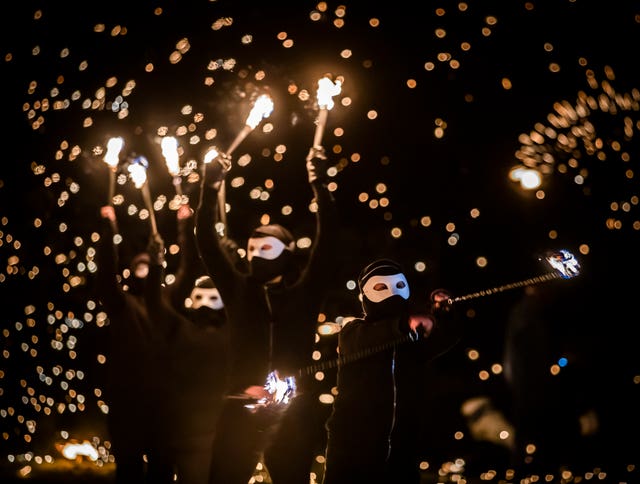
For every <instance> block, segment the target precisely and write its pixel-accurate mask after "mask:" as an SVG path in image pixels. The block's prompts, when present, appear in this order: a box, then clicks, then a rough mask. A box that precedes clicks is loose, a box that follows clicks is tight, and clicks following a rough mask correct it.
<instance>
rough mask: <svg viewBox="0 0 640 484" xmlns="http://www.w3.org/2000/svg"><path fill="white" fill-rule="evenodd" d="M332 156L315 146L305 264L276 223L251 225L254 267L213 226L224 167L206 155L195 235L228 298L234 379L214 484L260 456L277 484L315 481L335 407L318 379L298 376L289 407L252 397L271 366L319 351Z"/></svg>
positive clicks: (237, 475) (247, 475) (241, 477)
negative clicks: (240, 261) (312, 214)
mask: <svg viewBox="0 0 640 484" xmlns="http://www.w3.org/2000/svg"><path fill="white" fill-rule="evenodd" d="M325 159H326V158H325V156H324V151H323V150H321V149H311V150H310V151H309V155H308V156H307V170H308V178H309V184H310V186H311V189H312V191H313V195H314V199H315V201H316V203H317V207H318V209H317V211H316V234H315V239H314V243H313V246H312V248H311V251H310V254H309V258H308V260H307V262H306V264H305V265H304V267H301V268H298V264H297V263H296V260H295V253H294V251H295V241H294V238H293V236H292V234H291V232H290V231H289V230H288V229H286V228H285V227H283V226H281V225H279V224H270V225H265V226H261V227H258V228H256V229H255V230H254V231H253V232H252V233H251V236H250V238H249V240H248V243H247V269H248V272H242V271H240V270H238V269H237V268H236V267H235V266H234V263H233V262H232V261H231V260H230V258H229V257H228V255H227V253H225V250H224V248H223V246H222V245H221V243H220V242H221V241H220V237H219V236H218V235H217V233H216V232H215V230H214V227H213V224H212V220H215V217H216V213H217V211H218V189H219V186H220V181H221V180H222V179H223V178H224V176H225V174H226V171H225V169H224V167H223V164H222V163H218V162H214V163H211V164H209V165H207V169H206V174H205V176H204V177H203V183H202V190H201V200H200V205H199V207H198V210H197V212H196V240H197V243H198V247H199V250H200V255H201V258H202V260H203V262H204V264H205V266H206V267H207V270H208V272H209V274H210V275H211V276H212V278H213V280H214V282H215V284H216V286H217V288H218V289H219V291H220V294H221V296H222V299H223V300H224V303H225V309H226V313H227V318H228V322H229V329H230V333H231V374H230V378H231V380H230V384H231V386H230V392H229V398H228V399H227V402H226V404H225V407H224V409H223V413H222V416H221V419H220V421H219V424H218V428H217V433H216V439H215V442H214V449H213V461H212V466H211V481H210V482H211V484H214V483H224V484H246V483H247V482H248V481H249V480H250V479H251V477H252V476H253V474H254V472H255V468H256V465H257V463H258V462H259V461H260V459H261V458H262V459H263V462H264V464H265V465H266V468H267V470H268V472H269V475H270V478H271V480H272V482H273V483H274V484H300V483H304V482H309V479H310V469H311V466H312V463H313V459H314V457H315V455H316V453H317V452H321V451H322V448H323V447H324V439H325V437H326V434H325V431H324V422H325V420H326V418H327V416H328V412H329V411H330V408H328V407H327V406H326V405H323V404H322V403H320V402H319V400H318V395H319V393H320V384H319V382H317V381H315V379H314V377H313V376H310V377H303V378H300V379H299V380H298V381H297V390H298V391H297V394H296V395H297V396H295V398H293V399H292V400H291V401H290V403H288V404H287V406H286V409H285V410H284V411H283V412H270V411H269V409H268V408H267V409H261V408H260V407H258V408H257V409H256V408H254V409H253V411H252V410H249V409H248V408H247V407H246V405H247V403H250V402H251V401H259V400H260V399H262V398H265V397H267V396H268V395H267V392H266V391H265V388H264V386H265V381H266V378H267V375H268V374H269V373H270V372H272V371H274V370H277V371H278V372H279V373H280V374H282V375H287V374H291V373H293V372H295V371H296V370H297V369H300V368H303V367H305V366H307V365H308V364H309V362H310V361H311V355H312V351H313V346H314V343H315V335H316V325H317V321H318V314H319V313H320V311H321V308H322V305H323V302H324V294H323V291H322V289H323V288H326V287H328V285H329V283H330V279H331V275H332V274H334V273H335V272H336V270H337V267H335V264H336V262H335V261H336V258H335V257H334V248H335V246H334V241H335V239H334V238H335V237H336V234H337V219H336V215H337V214H336V211H335V207H334V202H333V198H332V197H331V193H330V192H329V190H328V189H327V186H326V184H325V181H326V180H325V178H326V177H325V175H324V173H325V172H326V170H323V169H322V167H321V164H322V162H324V160H325ZM227 161H228V160H227Z"/></svg>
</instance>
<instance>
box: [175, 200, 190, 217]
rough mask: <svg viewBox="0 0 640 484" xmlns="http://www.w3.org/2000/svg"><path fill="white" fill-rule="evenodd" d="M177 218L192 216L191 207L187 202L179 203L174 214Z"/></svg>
mask: <svg viewBox="0 0 640 484" xmlns="http://www.w3.org/2000/svg"><path fill="white" fill-rule="evenodd" d="M176 216H177V218H178V220H187V219H188V218H190V217H192V216H193V209H192V208H191V206H190V205H189V204H188V203H184V204H182V205H180V207H179V208H178V213H177V214H176Z"/></svg>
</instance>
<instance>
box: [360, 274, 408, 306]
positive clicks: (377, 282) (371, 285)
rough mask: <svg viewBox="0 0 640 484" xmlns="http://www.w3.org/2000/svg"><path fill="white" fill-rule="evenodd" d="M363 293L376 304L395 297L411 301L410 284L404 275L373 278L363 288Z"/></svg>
mask: <svg viewBox="0 0 640 484" xmlns="http://www.w3.org/2000/svg"><path fill="white" fill-rule="evenodd" d="M362 293H363V294H364V295H365V296H366V297H367V299H368V300H369V301H371V302H374V303H379V302H380V301H384V300H385V299H387V298H389V297H391V296H394V295H398V296H400V297H402V299H409V284H408V283H407V278H406V277H405V276H404V274H402V273H399V274H394V275H391V276H371V277H370V278H369V279H368V280H367V282H365V284H364V286H363V287H362Z"/></svg>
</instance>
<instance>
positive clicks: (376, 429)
mask: <svg viewBox="0 0 640 484" xmlns="http://www.w3.org/2000/svg"><path fill="white" fill-rule="evenodd" d="M394 297H397V296H394ZM403 314H405V315H403V316H398V317H395V318H389V317H387V318H385V319H380V318H373V317H369V316H365V317H364V318H361V319H354V320H352V321H350V322H348V323H347V324H346V325H345V326H344V327H343V328H342V330H341V331H340V333H339V337H338V345H339V351H340V358H341V362H340V365H339V367H338V378H337V384H338V394H337V396H336V398H335V401H334V404H333V411H332V413H331V416H330V418H329V419H328V421H327V430H328V439H327V449H326V462H325V474H324V480H323V482H324V484H341V483H344V484H347V483H349V484H351V483H354V482H367V483H380V484H383V483H384V484H388V483H390V482H393V483H394V484H396V483H397V484H404V483H411V484H417V483H419V482H420V474H419V445H418V444H419V440H418V439H419V433H420V430H421V411H422V408H421V402H422V401H423V399H424V398H425V392H426V389H425V388H424V385H423V384H422V383H423V381H424V374H425V373H424V370H425V368H424V365H425V364H426V363H427V362H428V361H429V360H432V359H433V358H435V357H437V356H438V355H440V354H442V353H443V352H445V351H446V350H448V349H449V348H450V347H451V346H452V345H453V344H454V343H455V342H456V341H457V339H458V328H456V327H455V325H454V324H453V318H449V317H445V316H444V315H443V316H442V317H440V318H439V320H438V321H437V322H436V325H435V328H434V329H433V331H432V332H431V334H430V335H429V336H428V337H426V338H425V337H423V336H419V337H418V339H417V341H413V339H412V337H410V330H409V326H408V315H406V313H403ZM443 319H447V320H449V321H446V322H445V321H442V320H443ZM447 323H449V324H447ZM365 355H366V356H365Z"/></svg>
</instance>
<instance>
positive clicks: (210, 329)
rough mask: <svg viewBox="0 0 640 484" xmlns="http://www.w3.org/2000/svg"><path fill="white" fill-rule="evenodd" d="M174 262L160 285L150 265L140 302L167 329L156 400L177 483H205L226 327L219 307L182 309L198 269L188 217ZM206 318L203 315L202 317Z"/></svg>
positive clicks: (222, 389)
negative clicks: (162, 390) (170, 278)
mask: <svg viewBox="0 0 640 484" xmlns="http://www.w3.org/2000/svg"><path fill="white" fill-rule="evenodd" d="M178 243H179V245H180V248H181V257H180V265H179V268H178V270H177V272H176V279H175V282H174V284H172V285H169V286H166V287H165V286H163V275H164V270H163V268H162V266H161V265H158V264H152V265H151V267H150V270H149V276H148V278H147V279H148V284H147V288H148V289H147V291H146V301H147V308H148V313H149V316H150V318H151V320H152V321H153V322H154V324H156V325H160V326H161V327H166V328H167V329H168V333H167V336H168V341H167V344H166V346H165V349H166V352H165V354H164V355H163V357H164V358H165V366H166V368H167V373H166V375H164V378H165V379H166V387H167V388H168V389H169V391H168V392H167V393H166V395H164V396H163V398H162V400H161V401H158V402H157V403H156V404H157V405H158V406H159V411H160V412H161V418H162V421H163V422H164V423H165V426H166V442H167V443H166V445H167V447H168V450H169V452H170V454H169V455H170V458H171V462H172V464H173V466H174V469H175V472H176V474H177V477H178V481H177V482H179V483H180V484H206V483H207V482H208V479H209V465H210V461H211V456H212V450H211V449H212V445H213V438H214V435H215V429H216V424H217V421H218V418H219V415H220V412H221V409H222V403H223V402H224V396H225V394H226V391H227V384H228V380H227V376H228V368H227V364H228V348H229V344H228V343H229V338H228V326H227V324H226V318H225V314H224V309H221V310H214V309H211V308H207V307H203V308H200V309H199V310H190V309H186V308H185V305H184V301H185V298H186V297H187V296H188V295H189V294H190V292H191V289H192V288H193V285H194V283H195V281H196V279H197V277H198V276H199V275H201V274H202V272H203V267H202V264H201V262H200V259H199V258H198V256H197V252H196V247H195V240H194V235H193V219H192V218H189V219H187V220H179V221H178ZM204 316H206V317H204Z"/></svg>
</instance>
